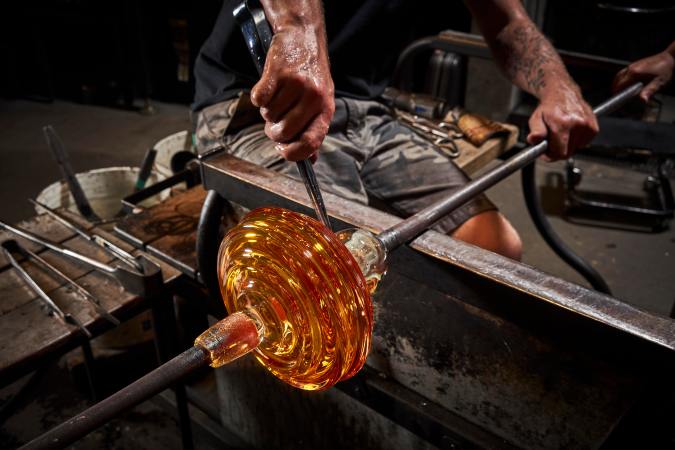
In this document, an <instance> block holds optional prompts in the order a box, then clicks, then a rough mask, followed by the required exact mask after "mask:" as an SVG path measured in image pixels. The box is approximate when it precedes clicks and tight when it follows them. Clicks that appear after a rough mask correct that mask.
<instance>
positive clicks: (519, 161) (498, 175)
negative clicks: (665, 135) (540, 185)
mask: <svg viewBox="0 0 675 450" xmlns="http://www.w3.org/2000/svg"><path fill="white" fill-rule="evenodd" d="M642 87H643V84H642V83H636V84H634V85H632V86H630V87H628V88H626V89H625V90H623V91H621V92H619V93H618V94H617V95H615V96H614V97H612V98H610V99H609V100H607V101H605V102H604V103H601V104H600V105H598V106H597V107H596V108H595V109H594V110H593V112H594V113H595V114H596V115H598V116H600V115H603V114H608V113H611V112H612V111H615V110H617V109H618V108H620V107H621V106H623V105H624V104H626V103H627V102H628V101H629V100H630V99H632V98H633V97H635V96H636V95H637V94H638V93H639V92H640V90H642ZM547 148H548V141H546V140H544V141H541V142H540V143H539V144H537V145H533V146H531V147H528V148H526V149H525V150H523V151H521V152H519V153H518V154H517V155H515V156H513V157H511V158H510V159H508V160H507V161H506V162H504V163H503V164H501V165H500V166H498V167H495V168H494V169H492V170H490V171H489V172H486V173H485V174H483V175H481V176H480V177H478V178H475V179H473V180H472V181H470V182H469V183H467V184H466V185H465V186H464V187H462V188H460V189H458V190H457V191H455V192H454V193H452V194H450V195H449V196H448V197H446V198H445V199H443V200H441V201H439V202H438V203H436V204H434V205H431V206H429V207H427V208H425V209H423V210H422V211H420V212H418V213H416V214H415V215H413V216H411V217H409V218H408V219H406V220H403V221H401V222H399V223H397V224H396V225H394V226H393V227H391V228H389V229H388V230H384V231H383V232H382V233H380V234H379V236H378V237H379V238H380V240H381V241H382V243H383V244H384V246H385V247H386V249H387V251H392V250H393V249H395V248H396V247H398V246H400V245H402V244H405V243H406V242H409V241H411V240H412V239H414V238H416V237H417V236H419V235H420V234H422V233H423V232H424V231H426V230H427V229H428V228H430V227H431V226H433V225H434V223H436V222H437V221H439V220H440V219H441V218H443V217H444V216H445V215H447V214H448V213H450V212H452V211H453V210H455V209H457V208H459V207H460V206H462V205H463V204H464V203H466V202H468V201H469V200H471V199H472V198H474V197H475V196H477V195H478V194H480V193H482V192H485V191H486V190H487V189H488V188H490V187H492V186H494V185H495V184H497V183H498V182H500V181H501V180H503V179H504V178H506V177H508V176H509V175H511V174H512V173H514V172H516V171H518V170H520V169H522V168H523V167H525V166H526V165H528V164H530V163H531V162H533V161H534V160H535V159H537V158H538V157H539V156H540V155H542V154H544V152H545V151H546V149H547Z"/></svg>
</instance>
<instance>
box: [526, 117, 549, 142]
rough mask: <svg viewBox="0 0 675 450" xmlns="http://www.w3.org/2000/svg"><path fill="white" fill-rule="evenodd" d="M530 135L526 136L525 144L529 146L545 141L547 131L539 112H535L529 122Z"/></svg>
mask: <svg viewBox="0 0 675 450" xmlns="http://www.w3.org/2000/svg"><path fill="white" fill-rule="evenodd" d="M528 123H529V125H530V133H529V134H528V135H527V143H528V144H530V145H534V144H538V143H539V142H541V141H543V140H544V139H546V135H547V134H548V129H547V128H546V124H545V123H544V119H543V118H542V116H541V113H540V112H539V111H535V112H534V113H533V114H532V117H530V120H529V122H528Z"/></svg>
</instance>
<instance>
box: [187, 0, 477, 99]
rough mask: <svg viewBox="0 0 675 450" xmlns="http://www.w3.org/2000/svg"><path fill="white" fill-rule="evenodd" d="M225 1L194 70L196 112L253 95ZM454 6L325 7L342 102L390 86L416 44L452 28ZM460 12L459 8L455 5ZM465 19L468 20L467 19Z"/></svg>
mask: <svg viewBox="0 0 675 450" xmlns="http://www.w3.org/2000/svg"><path fill="white" fill-rule="evenodd" d="M240 2H241V0H234V1H229V0H227V1H225V2H224V4H223V8H222V9H221V11H220V13H219V15H218V19H217V20H216V24H215V27H214V29H213V32H212V33H211V35H210V36H209V38H208V39H207V40H206V42H205V43H204V45H203V46H202V49H201V51H200V53H199V56H198V57H197V61H196V64H195V79H196V93H195V101H194V103H193V105H192V109H193V110H200V109H202V108H204V107H206V106H209V105H212V104H214V103H218V102H220V101H223V100H226V99H228V98H231V97H234V96H235V95H236V94H237V92H239V91H241V90H243V89H250V88H251V87H252V86H253V85H254V84H255V82H256V80H257V79H258V74H257V72H256V70H255V67H254V66H253V62H252V61H251V56H250V55H249V53H248V50H247V49H246V46H245V44H244V40H243V38H242V36H241V32H240V30H239V27H238V26H237V24H236V22H235V20H234V19H233V17H232V10H233V9H234V7H235V6H236V5H238V4H239V3H240ZM449 3H453V2H437V1H436V2H433V1H425V0H417V1H411V0H362V1H358V0H327V1H325V2H324V12H325V18H326V33H327V36H328V51H329V58H330V63H331V73H332V75H333V81H334V83H335V93H336V95H337V96H346V97H351V98H361V99H372V98H375V97H377V96H379V95H380V94H381V93H382V91H383V90H384V88H385V87H386V86H387V85H388V84H389V79H390V77H391V75H392V72H393V70H394V67H395V64H396V60H397V58H398V56H399V54H400V53H401V51H402V50H403V49H404V48H405V47H406V46H407V45H408V44H410V43H411V42H412V41H413V40H415V39H417V38H420V37H423V36H429V35H433V34H436V33H438V32H439V31H441V30H442V29H447V28H449V26H450V25H451V19H452V12H451V10H450V8H449V7H448V4H449ZM455 6H456V5H455ZM462 15H464V14H462Z"/></svg>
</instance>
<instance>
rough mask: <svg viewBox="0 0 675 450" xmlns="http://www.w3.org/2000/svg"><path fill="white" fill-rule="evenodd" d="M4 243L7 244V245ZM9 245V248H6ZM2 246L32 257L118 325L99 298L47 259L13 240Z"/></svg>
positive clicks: (26, 256)
mask: <svg viewBox="0 0 675 450" xmlns="http://www.w3.org/2000/svg"><path fill="white" fill-rule="evenodd" d="M5 244H8V245H7V246H6V245H5ZM8 246H9V247H11V249H10V248H8ZM3 247H5V249H7V250H10V251H16V252H17V253H19V254H21V255H22V256H23V257H24V258H26V259H32V260H33V261H35V262H36V263H37V265H39V266H40V267H42V268H43V269H44V271H45V272H49V273H50V274H52V275H54V276H55V277H56V278H59V279H61V280H62V281H64V282H65V283H66V284H68V285H69V286H71V287H72V288H73V289H74V290H75V292H77V293H78V294H79V295H80V296H81V297H82V298H84V299H85V300H86V301H87V302H89V303H90V304H91V306H93V307H94V309H95V310H96V312H98V313H99V314H100V315H101V316H103V317H104V318H105V319H106V320H107V321H108V322H110V323H112V324H113V325H119V324H120V321H119V320H118V319H117V318H116V317H115V316H113V315H112V314H110V313H109V312H108V310H107V309H105V308H104V307H102V306H101V303H100V302H99V300H98V299H97V298H96V297H94V295H93V294H92V293H91V292H89V291H88V290H86V289H85V288H84V287H82V286H81V285H80V284H78V283H77V282H75V281H74V280H73V279H72V278H70V277H69V276H68V275H66V274H64V273H63V272H61V271H60V270H59V269H57V268H56V267H54V266H53V265H51V264H50V263H48V262H47V261H45V260H44V258H42V257H41V256H40V255H37V254H35V253H34V252H32V251H30V250H28V249H27V248H25V247H23V246H22V245H20V244H19V243H18V242H16V241H15V240H13V239H12V240H9V241H5V243H4V244H3Z"/></svg>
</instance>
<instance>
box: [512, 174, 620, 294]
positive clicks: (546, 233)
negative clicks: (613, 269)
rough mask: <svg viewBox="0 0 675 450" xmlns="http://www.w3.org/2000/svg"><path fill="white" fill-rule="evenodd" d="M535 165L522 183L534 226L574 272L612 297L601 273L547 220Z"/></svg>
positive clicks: (525, 175) (522, 175) (596, 288)
mask: <svg viewBox="0 0 675 450" xmlns="http://www.w3.org/2000/svg"><path fill="white" fill-rule="evenodd" d="M535 164H536V163H532V164H529V165H527V166H525V167H523V169H522V170H521V181H522V187H523V195H524V196H525V204H526V205H527V210H528V211H529V212H530V217H532V221H533V222H534V225H535V226H536V227H537V230H539V233H540V234H541V236H542V237H543V238H544V240H545V241H546V242H547V243H548V245H549V246H550V247H551V248H552V249H553V251H554V252H555V253H556V254H557V255H558V256H559V257H560V258H561V259H562V260H563V261H565V262H566V263H567V264H569V265H570V266H571V267H572V268H573V269H574V270H576V271H577V272H579V274H581V276H582V277H584V278H585V279H586V280H587V281H588V282H589V283H590V284H591V286H593V289H595V290H596V291H599V292H603V293H605V294H608V295H612V292H611V291H610V289H609V286H608V285H607V283H606V282H605V280H604V279H603V278H602V276H601V275H600V273H599V272H598V271H597V270H595V269H594V268H593V267H592V266H591V265H590V264H589V263H588V262H587V261H586V260H584V259H583V258H582V257H581V256H579V255H577V254H576V253H574V251H572V249H571V248H569V247H568V246H567V244H565V242H563V240H562V239H561V238H560V236H558V234H557V233H556V232H555V230H554V229H553V227H552V226H551V223H550V222H549V221H548V219H547V218H546V215H545V214H544V211H543V209H542V207H541V202H540V201H539V195H538V193H537V184H536V180H535Z"/></svg>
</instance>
